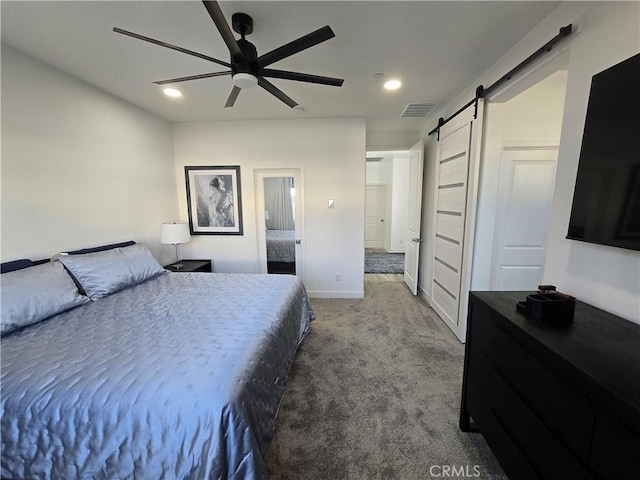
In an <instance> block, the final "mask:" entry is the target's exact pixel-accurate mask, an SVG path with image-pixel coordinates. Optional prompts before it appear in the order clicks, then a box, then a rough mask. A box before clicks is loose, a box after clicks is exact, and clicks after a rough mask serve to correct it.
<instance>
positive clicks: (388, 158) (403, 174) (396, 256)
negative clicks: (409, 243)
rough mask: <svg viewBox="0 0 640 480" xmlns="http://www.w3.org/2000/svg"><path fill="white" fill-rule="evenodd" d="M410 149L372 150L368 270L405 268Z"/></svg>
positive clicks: (367, 217)
mask: <svg viewBox="0 0 640 480" xmlns="http://www.w3.org/2000/svg"><path fill="white" fill-rule="evenodd" d="M408 184H409V152H408V151H406V150H397V151H369V152H367V158H366V186H365V273H366V274H382V275H395V274H401V273H402V272H403V271H404V258H405V251H404V246H405V241H406V240H405V235H406V232H405V230H406V228H407V227H406V225H407V211H408V203H409V196H408Z"/></svg>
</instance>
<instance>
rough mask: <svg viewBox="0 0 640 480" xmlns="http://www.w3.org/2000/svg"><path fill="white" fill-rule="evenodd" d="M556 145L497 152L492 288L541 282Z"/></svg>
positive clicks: (525, 286) (533, 285) (530, 287)
mask: <svg viewBox="0 0 640 480" xmlns="http://www.w3.org/2000/svg"><path fill="white" fill-rule="evenodd" d="M557 158H558V148H557V146H552V147H535V146H519V147H506V148H504V149H503V153H502V159H501V167H500V170H501V171H500V183H499V188H498V202H497V203H498V208H497V211H496V235H495V244H494V254H493V262H492V263H493V265H492V268H491V289H492V290H535V289H537V287H538V285H540V283H541V282H542V274H543V269H544V261H545V257H546V245H547V235H548V233H549V222H550V219H551V203H552V200H553V188H554V183H555V175H556V161H557Z"/></svg>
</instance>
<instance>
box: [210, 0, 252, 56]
mask: <svg viewBox="0 0 640 480" xmlns="http://www.w3.org/2000/svg"><path fill="white" fill-rule="evenodd" d="M202 3H203V4H204V7H205V8H206V9H207V12H209V16H210V17H211V20H213V23H215V24H216V27H217V28H218V31H219V32H220V35H221V36H222V39H223V40H224V43H226V44H227V48H228V49H229V52H231V57H232V58H234V59H235V58H237V59H240V60H244V55H243V54H242V50H240V47H239V46H238V42H237V41H236V37H234V35H233V32H232V31H231V28H229V24H228V23H227V20H226V19H225V18H224V15H223V14H222V10H221V9H220V5H218V2H216V1H214V0H202Z"/></svg>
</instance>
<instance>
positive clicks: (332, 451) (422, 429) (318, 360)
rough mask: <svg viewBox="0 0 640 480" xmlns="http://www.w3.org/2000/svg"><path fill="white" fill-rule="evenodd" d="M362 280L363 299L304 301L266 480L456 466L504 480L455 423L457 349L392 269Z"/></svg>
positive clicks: (432, 474) (387, 474)
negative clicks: (305, 311) (308, 311)
mask: <svg viewBox="0 0 640 480" xmlns="http://www.w3.org/2000/svg"><path fill="white" fill-rule="evenodd" d="M366 278H367V280H366V284H365V292H366V293H365V298H364V299H363V300H333V299H313V300H312V304H313V307H314V309H315V311H316V316H317V319H316V321H315V322H313V323H312V330H311V334H310V335H309V336H308V337H307V338H306V339H305V340H304V342H303V344H302V345H301V347H300V351H299V352H298V354H297V357H296V359H295V362H294V365H293V368H292V371H291V374H290V376H289V381H288V389H287V391H286V393H285V395H284V398H283V401H282V404H281V406H280V411H279V414H278V419H277V424H276V431H275V435H274V438H273V440H272V441H271V444H270V446H269V450H268V452H267V466H268V469H269V474H270V477H271V478H272V479H273V480H278V479H281V480H285V479H292V480H293V479H295V480H303V479H319V480H320V479H327V480H329V479H331V480H335V479H354V480H356V479H358V480H359V479H362V480H365V479H366V480H370V479H393V478H395V479H403V480H411V479H416V480H417V479H428V478H444V477H443V473H444V472H445V471H449V472H453V471H454V470H453V468H454V467H455V468H456V469H457V470H456V471H457V472H458V473H459V472H461V470H460V469H461V468H462V469H465V474H468V476H469V477H471V478H479V479H504V478H506V477H505V476H504V474H503V472H502V470H501V469H500V466H499V465H498V464H497V462H496V460H495V458H494V457H493V455H492V454H491V452H490V450H489V448H488V447H487V445H486V443H485V441H484V439H483V438H482V436H481V435H480V434H477V433H464V432H461V431H460V430H459V429H458V416H459V408H460V391H461V385H462V369H463V360H464V347H463V345H462V344H460V343H459V342H458V340H457V339H456V338H455V337H454V335H453V334H452V333H451V332H450V331H449V330H448V329H447V327H446V326H445V325H444V324H442V322H441V321H440V320H439V319H437V317H436V315H435V313H433V311H432V310H431V309H430V308H429V307H428V306H427V305H426V304H425V303H424V301H422V300H421V299H419V298H417V297H414V296H413V295H411V293H410V292H409V290H408V288H407V287H406V286H405V285H404V283H401V278H402V277H401V276H400V275H398V276H384V275H382V276H377V275H373V276H369V275H367V276H366ZM389 278H391V280H392V281H389ZM398 280H400V281H398ZM478 474H479V476H478ZM448 478H464V477H463V476H455V477H454V476H453V475H449V477H448Z"/></svg>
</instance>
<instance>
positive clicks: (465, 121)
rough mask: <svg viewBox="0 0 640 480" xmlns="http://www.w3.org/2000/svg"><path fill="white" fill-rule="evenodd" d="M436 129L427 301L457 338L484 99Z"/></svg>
mask: <svg viewBox="0 0 640 480" xmlns="http://www.w3.org/2000/svg"><path fill="white" fill-rule="evenodd" d="M475 112H476V111H475V108H474V107H473V106H471V107H469V108H467V109H466V110H464V111H463V112H462V113H460V114H459V115H458V116H457V117H454V118H453V119H452V120H451V121H450V122H448V123H447V124H445V125H443V126H442V127H441V128H440V139H439V143H438V159H437V163H436V179H435V189H434V206H435V215H434V216H435V219H436V221H435V240H434V245H435V248H434V258H433V279H432V285H431V288H432V290H431V306H432V307H433V309H434V310H435V311H436V313H437V314H438V315H439V316H440V317H441V318H442V319H443V320H444V322H445V323H446V324H447V326H449V328H451V330H453V332H454V333H455V334H456V335H457V337H458V338H459V339H460V340H461V341H464V338H465V336H466V315H467V302H468V293H469V290H468V289H469V285H470V280H471V278H470V273H471V260H472V252H473V248H472V247H473V233H474V224H475V204H476V197H477V184H478V170H479V158H478V157H479V155H478V154H479V151H480V142H481V132H482V112H483V102H482V100H479V101H478V110H477V112H478V113H477V117H478V118H477V119H476V118H475V115H474V114H475Z"/></svg>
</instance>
